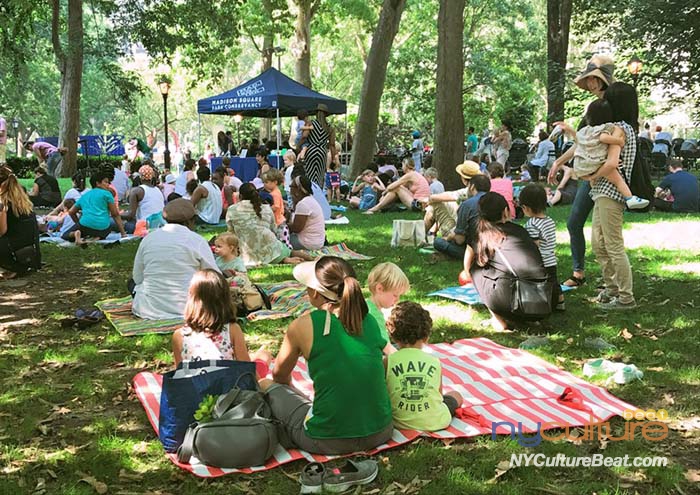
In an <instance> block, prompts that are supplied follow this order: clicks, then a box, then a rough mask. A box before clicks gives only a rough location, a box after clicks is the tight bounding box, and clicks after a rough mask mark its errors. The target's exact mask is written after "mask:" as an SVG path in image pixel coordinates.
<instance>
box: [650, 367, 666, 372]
mask: <svg viewBox="0 0 700 495" xmlns="http://www.w3.org/2000/svg"><path fill="white" fill-rule="evenodd" d="M647 370H649V371H663V370H664V369H663V367H661V366H654V367H653V368H647Z"/></svg>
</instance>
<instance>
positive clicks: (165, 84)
mask: <svg viewBox="0 0 700 495" xmlns="http://www.w3.org/2000/svg"><path fill="white" fill-rule="evenodd" d="M158 87H159V88H160V94H161V95H163V120H164V121H165V151H164V152H163V161H164V162H165V168H170V150H169V149H168V93H169V92H170V81H168V80H167V79H161V80H160V82H159V83H158Z"/></svg>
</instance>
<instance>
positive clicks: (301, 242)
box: [289, 175, 326, 249]
mask: <svg viewBox="0 0 700 495" xmlns="http://www.w3.org/2000/svg"><path fill="white" fill-rule="evenodd" d="M291 193H292V199H293V201H294V215H293V216H292V220H291V222H290V223H289V231H290V233H291V235H290V242H291V243H292V247H293V248H294V249H321V248H322V247H323V245H324V244H325V242H326V224H325V221H324V219H323V210H322V209H321V206H320V205H319V204H318V202H317V201H316V200H315V199H314V197H313V193H312V189H311V181H310V180H309V178H308V177H306V176H305V175H302V176H298V177H295V178H294V180H293V181H292V185H291Z"/></svg>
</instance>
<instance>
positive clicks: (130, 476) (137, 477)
mask: <svg viewBox="0 0 700 495" xmlns="http://www.w3.org/2000/svg"><path fill="white" fill-rule="evenodd" d="M119 479H120V480H126V481H141V480H142V479H143V475H141V474H139V473H129V472H128V471H127V470H126V469H120V470H119Z"/></svg>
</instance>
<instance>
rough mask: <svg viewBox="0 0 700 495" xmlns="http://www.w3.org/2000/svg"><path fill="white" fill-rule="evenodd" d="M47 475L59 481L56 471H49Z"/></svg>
mask: <svg viewBox="0 0 700 495" xmlns="http://www.w3.org/2000/svg"><path fill="white" fill-rule="evenodd" d="M46 473H47V474H48V475H49V476H51V477H52V478H53V479H55V480H57V479H58V476H57V475H56V473H55V472H54V471H52V470H51V469H47V470H46Z"/></svg>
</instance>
